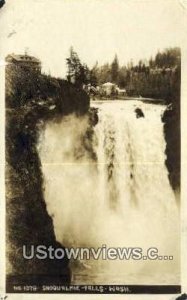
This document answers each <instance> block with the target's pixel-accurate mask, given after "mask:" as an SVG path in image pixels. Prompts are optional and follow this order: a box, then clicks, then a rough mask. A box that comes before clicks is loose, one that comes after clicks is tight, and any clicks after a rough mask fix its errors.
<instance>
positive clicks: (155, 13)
mask: <svg viewBox="0 0 187 300" xmlns="http://www.w3.org/2000/svg"><path fill="white" fill-rule="evenodd" d="M184 13H185V9H184V8H183V6H182V5H181V4H180V0H162V1H160V0H153V1H152V0H6V5H5V6H4V7H3V8H2V9H1V10H0V55H1V57H3V56H5V55H6V54H8V53H13V52H14V53H24V52H25V50H27V51H28V53H29V54H30V55H34V56H37V57H38V58H40V59H41V60H42V63H43V70H44V71H45V72H47V73H48V72H49V71H50V73H51V74H52V75H54V76H61V77H62V76H64V75H65V73H66V65H65V58H66V57H67V56H68V49H69V48H70V46H71V45H72V46H73V47H74V49H75V50H76V52H77V53H78V55H79V57H80V58H81V60H82V61H83V62H85V63H87V64H88V66H89V67H91V66H93V64H94V63H95V62H96V61H98V62H99V64H103V63H105V62H111V61H112V60H113V57H114V55H115V53H116V54H117V55H118V58H119V62H120V64H126V63H127V62H128V61H129V60H130V59H133V61H134V62H137V61H138V60H139V59H143V58H147V59H149V58H150V56H151V55H153V56H154V54H155V53H156V52H157V51H158V50H163V49H164V48H166V47H173V46H181V43H182V39H184V36H185V35H186V32H185V33H184V28H185V27H184ZM186 27H187V26H186Z"/></svg>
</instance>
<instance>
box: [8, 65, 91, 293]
mask: <svg viewBox="0 0 187 300" xmlns="http://www.w3.org/2000/svg"><path fill="white" fill-rule="evenodd" d="M88 108H89V98H88V96H87V95H86V94H85V93H84V92H83V91H81V90H76V89H75V88H74V87H73V86H72V85H70V84H69V83H67V82H66V81H63V80H61V79H56V78H52V77H50V76H46V75H42V74H40V73H39V72H37V71H36V70H33V69H31V68H28V67H27V68H24V67H20V66H19V65H17V64H16V63H13V64H9V65H7V67H6V199H7V202H6V203H7V204H6V206H7V207H6V211H7V245H8V246H7V273H8V277H7V283H8V286H10V289H11V285H12V283H17V282H19V283H20V280H21V281H23V282H24V283H25V282H28V283H30V282H32V283H33V282H37V283H41V284H42V283H46V280H49V282H50V283H51V282H53V280H58V281H59V282H60V283H67V282H69V281H70V271H69V268H68V259H67V258H65V259H63V260H60V261H59V260H58V261H57V260H38V259H36V258H35V259H32V260H25V259H24V258H23V255H22V248H23V245H27V246H28V247H29V246H31V245H36V246H37V245H45V246H50V245H52V246H53V247H54V248H58V247H62V245H60V244H59V243H58V242H57V241H56V239H55V234H54V229H53V223H52V219H51V217H50V216H49V215H48V213H47V210H46V205H45V201H44V197H43V177H42V172H41V164H40V160H39V156H38V153H37V141H38V133H39V128H40V126H41V124H43V123H44V122H45V121H47V120H50V119H53V118H58V117H59V118H61V117H62V116H63V115H66V114H69V113H72V112H74V113H76V114H84V113H86V112H87V110H88ZM20 276H21V277H20ZM55 282H56V281H55Z"/></svg>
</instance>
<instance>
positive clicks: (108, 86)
mask: <svg viewBox="0 0 187 300" xmlns="http://www.w3.org/2000/svg"><path fill="white" fill-rule="evenodd" d="M101 90H102V92H103V93H104V94H105V95H106V96H111V95H112V94H115V93H116V91H117V85H116V84H115V83H111V82H106V83H104V84H102V86H101Z"/></svg>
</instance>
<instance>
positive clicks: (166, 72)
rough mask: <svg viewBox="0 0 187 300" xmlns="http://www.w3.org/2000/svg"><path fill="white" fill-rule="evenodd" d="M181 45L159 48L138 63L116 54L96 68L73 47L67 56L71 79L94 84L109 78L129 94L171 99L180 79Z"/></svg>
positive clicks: (107, 80)
mask: <svg viewBox="0 0 187 300" xmlns="http://www.w3.org/2000/svg"><path fill="white" fill-rule="evenodd" d="M180 64H181V54H180V48H169V49H165V50H163V51H162V52H158V53H157V54H156V56H155V57H154V58H152V57H151V58H150V60H149V61H145V60H140V61H139V62H138V63H137V64H134V63H133V61H130V62H129V63H127V65H123V66H120V65H119V61H118V57H117V55H115V57H114V60H113V61H112V63H107V64H104V65H102V66H99V65H98V63H96V64H95V65H94V67H93V68H92V69H89V68H88V66H87V65H86V64H82V63H81V61H80V59H79V57H78V55H77V53H76V52H75V51H74V50H73V48H71V49H70V56H69V58H67V66H68V74H67V79H68V80H69V81H71V82H72V83H74V84H75V85H77V86H78V87H81V86H83V84H89V83H90V84H91V85H92V86H94V87H95V86H98V85H101V84H103V83H105V82H112V83H115V84H117V85H118V86H119V87H120V88H125V89H126V91H127V95H128V96H142V97H150V98H156V99H158V98H161V99H166V100H167V99H169V98H170V97H171V96H172V86H173V84H174V83H175V82H176V81H180V76H179V74H180Z"/></svg>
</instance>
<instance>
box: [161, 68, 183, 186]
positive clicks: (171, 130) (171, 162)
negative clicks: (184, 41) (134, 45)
mask: <svg viewBox="0 0 187 300" xmlns="http://www.w3.org/2000/svg"><path fill="white" fill-rule="evenodd" d="M180 72H181V71H180V67H178V69H177V72H176V74H175V76H174V77H173V79H172V82H171V86H172V92H171V96H170V97H169V98H168V99H167V103H168V108H167V109H166V111H165V113H164V115H163V122H164V133H165V139H166V151H165V153H166V166H167V168H168V172H169V180H170V183H171V186H172V188H173V189H174V191H178V192H179V191H180V175H181V133H180V82H181V73H180Z"/></svg>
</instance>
